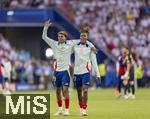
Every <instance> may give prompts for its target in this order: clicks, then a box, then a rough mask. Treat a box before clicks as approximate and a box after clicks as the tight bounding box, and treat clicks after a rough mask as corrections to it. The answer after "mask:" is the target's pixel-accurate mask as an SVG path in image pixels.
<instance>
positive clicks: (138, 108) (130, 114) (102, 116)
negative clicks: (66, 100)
mask: <svg viewBox="0 0 150 119" xmlns="http://www.w3.org/2000/svg"><path fill="white" fill-rule="evenodd" d="M48 93H49V91H34V92H17V93H16V94H48ZM122 93H123V90H122ZM114 95H115V89H97V90H94V91H93V90H89V99H88V111H87V112H88V116H85V117H83V116H79V106H78V101H77V94H76V91H75V90H73V91H71V94H70V115H69V116H66V117H65V116H63V115H60V116H54V113H55V112H56V111H57V104H56V95H55V91H51V92H50V119H150V89H138V90H136V99H134V100H133V99H129V100H125V99H124V98H123V96H122V97H121V98H120V99H116V98H115V96H114ZM1 103H3V102H0V104H1ZM0 110H2V109H1V107H0ZM0 119H1V118H0ZM17 119H18V118H17ZM26 119H27V118H26ZM41 119H42V118H41ZM43 119H44V118H43Z"/></svg>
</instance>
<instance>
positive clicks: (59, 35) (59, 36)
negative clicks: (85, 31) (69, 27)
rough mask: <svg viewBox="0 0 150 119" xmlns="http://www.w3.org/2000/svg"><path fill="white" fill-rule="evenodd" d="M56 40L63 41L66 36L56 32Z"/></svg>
mask: <svg viewBox="0 0 150 119" xmlns="http://www.w3.org/2000/svg"><path fill="white" fill-rule="evenodd" d="M58 41H59V42H60V43H64V42H65V41H66V37H65V35H63V34H58Z"/></svg>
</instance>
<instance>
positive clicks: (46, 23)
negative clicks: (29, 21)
mask: <svg viewBox="0 0 150 119" xmlns="http://www.w3.org/2000/svg"><path fill="white" fill-rule="evenodd" d="M51 25H52V23H51V22H50V20H47V21H46V22H45V23H44V27H47V28H48V27H50V26H51Z"/></svg>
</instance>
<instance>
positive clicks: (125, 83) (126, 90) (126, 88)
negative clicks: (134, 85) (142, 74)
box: [123, 79, 129, 99]
mask: <svg viewBox="0 0 150 119" xmlns="http://www.w3.org/2000/svg"><path fill="white" fill-rule="evenodd" d="M123 86H124V98H125V99H128V98H129V97H128V88H129V81H128V79H124V80H123Z"/></svg>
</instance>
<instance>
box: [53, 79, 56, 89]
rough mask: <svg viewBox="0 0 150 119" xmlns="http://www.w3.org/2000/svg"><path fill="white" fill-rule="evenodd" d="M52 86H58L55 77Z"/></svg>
mask: <svg viewBox="0 0 150 119" xmlns="http://www.w3.org/2000/svg"><path fill="white" fill-rule="evenodd" d="M52 85H53V86H54V87H55V86H56V78H55V77H53V79H52Z"/></svg>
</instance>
